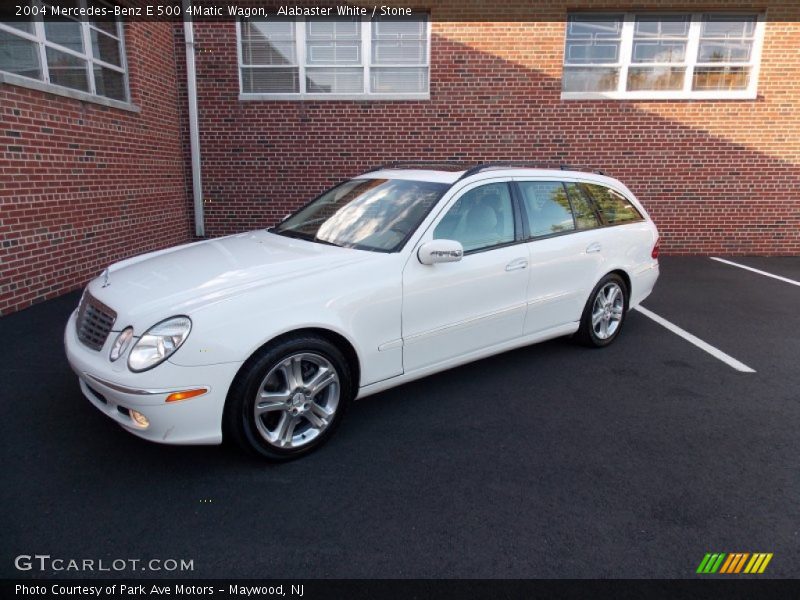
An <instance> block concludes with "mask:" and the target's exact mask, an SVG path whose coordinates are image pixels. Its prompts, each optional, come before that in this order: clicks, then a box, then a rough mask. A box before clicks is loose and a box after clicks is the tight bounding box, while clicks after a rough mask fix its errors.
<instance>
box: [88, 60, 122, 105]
mask: <svg viewBox="0 0 800 600" xmlns="http://www.w3.org/2000/svg"><path fill="white" fill-rule="evenodd" d="M94 87H95V90H96V92H97V95H98V96H105V97H106V98H113V99H115V100H127V99H128V98H127V94H126V93H125V76H124V75H123V74H122V73H120V72H118V71H113V70H111V69H106V68H105V67H100V66H95V68H94Z"/></svg>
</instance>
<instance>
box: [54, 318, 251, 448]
mask: <svg viewBox="0 0 800 600" xmlns="http://www.w3.org/2000/svg"><path fill="white" fill-rule="evenodd" d="M75 318H76V313H73V314H72V316H71V317H70V319H69V321H68V322H67V328H66V330H65V332H64V346H65V348H66V352H67V360H68V361H69V364H70V366H71V367H72V370H73V371H75V373H76V374H77V375H78V380H79V383H80V387H81V391H82V392H83V395H84V396H86V398H87V399H88V400H89V401H90V402H91V403H92V404H93V405H94V406H95V408H97V409H98V410H100V411H101V412H103V413H104V414H105V415H106V416H108V417H110V418H111V419H113V420H114V421H116V422H117V423H118V424H119V425H120V426H122V427H123V428H124V429H126V430H127V431H129V432H131V433H132V434H134V435H137V436H139V437H141V438H144V439H146V440H150V441H152V442H160V443H164V444H219V443H220V442H221V441H222V411H223V409H224V406H225V398H226V396H227V393H228V388H229V387H230V384H231V382H232V381H233V378H234V377H235V376H236V372H237V371H238V370H239V367H240V366H241V363H223V364H216V365H207V366H198V367H182V366H179V365H176V364H173V363H171V362H170V361H169V360H167V361H166V362H164V363H162V364H160V365H158V366H157V367H155V368H154V369H152V370H150V371H145V372H144V373H132V372H130V371H129V370H128V368H127V354H126V355H125V356H122V357H120V358H119V360H117V361H116V362H113V363H112V362H110V361H109V360H108V353H109V350H110V347H111V344H113V343H114V338H115V337H116V333H112V334H111V335H109V336H108V339H107V340H106V342H105V345H104V346H103V348H102V349H101V350H99V351H95V350H91V349H89V348H87V347H86V346H84V345H83V344H82V343H81V342H80V341H79V340H78V336H77V334H76V332H75ZM196 388H207V389H208V392H206V393H205V394H203V395H202V396H197V397H195V398H190V399H188V400H182V401H179V402H169V403H167V402H165V400H166V398H167V396H168V395H169V394H170V393H172V392H177V391H182V390H189V389H196ZM132 410H135V411H137V412H139V413H141V414H143V415H144V416H145V417H147V420H148V421H149V425H148V426H147V427H141V426H140V425H138V424H137V423H136V421H134V420H133V418H132V417H131V416H130V411H132Z"/></svg>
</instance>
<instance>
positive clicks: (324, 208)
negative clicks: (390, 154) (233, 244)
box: [272, 179, 449, 252]
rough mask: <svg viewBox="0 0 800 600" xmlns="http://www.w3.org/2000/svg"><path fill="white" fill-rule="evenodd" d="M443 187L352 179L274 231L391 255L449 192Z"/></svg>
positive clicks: (401, 181) (428, 183) (313, 240)
mask: <svg viewBox="0 0 800 600" xmlns="http://www.w3.org/2000/svg"><path fill="white" fill-rule="evenodd" d="M448 187H449V186H448V185H447V184H445V183H435V182H430V181H407V180H404V179H351V180H350V181H345V182H344V183H342V184H340V185H338V186H336V187H335V188H333V189H331V190H329V191H327V192H325V193H324V194H323V195H322V196H320V197H319V198H317V199H316V200H314V201H313V202H312V203H311V204H309V205H308V206H305V207H304V208H302V209H300V210H299V211H297V212H296V213H294V214H293V215H291V216H290V217H288V218H286V219H285V220H284V221H283V222H282V223H280V224H279V225H278V226H276V227H275V228H274V229H272V232H273V233H277V234H279V235H285V236H287V237H296V238H300V239H303V240H308V241H312V242H319V243H323V244H332V245H334V246H345V247H348V248H359V249H362V250H374V251H379V252H395V251H397V250H399V249H400V248H401V247H402V245H403V244H404V243H405V241H406V240H407V239H408V236H409V235H411V234H412V233H413V232H414V231H415V230H416V229H417V227H419V224H420V223H421V222H422V220H423V219H424V218H425V216H426V215H427V214H428V212H429V211H430V209H431V208H433V206H434V205H435V204H436V203H437V202H438V201H439V199H440V198H441V197H442V194H444V193H445V191H447V189H448Z"/></svg>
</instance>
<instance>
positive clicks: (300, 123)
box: [196, 0, 800, 254]
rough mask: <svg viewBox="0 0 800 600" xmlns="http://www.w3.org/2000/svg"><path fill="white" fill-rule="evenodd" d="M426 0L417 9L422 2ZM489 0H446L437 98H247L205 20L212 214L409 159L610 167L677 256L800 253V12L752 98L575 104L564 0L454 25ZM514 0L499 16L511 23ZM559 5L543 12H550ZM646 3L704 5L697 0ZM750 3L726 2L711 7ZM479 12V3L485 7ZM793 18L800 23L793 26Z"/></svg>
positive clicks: (233, 227)
mask: <svg viewBox="0 0 800 600" xmlns="http://www.w3.org/2000/svg"><path fill="white" fill-rule="evenodd" d="M417 4H419V3H417ZM467 4H469V5H470V6H474V7H475V11H476V15H481V14H482V15H484V18H485V14H486V12H485V11H486V5H485V3H484V2H480V3H478V2H476V3H474V4H471V3H469V2H466V3H465V2H463V1H461V0H460V1H458V2H456V0H453V2H451V3H450V6H451V7H452V10H453V11H455V12H451V9H450V8H448V6H446V5H445V2H438V3H435V4H433V5H432V6H433V16H434V18H435V19H440V21H439V22H435V23H434V24H433V33H432V35H433V41H432V52H431V55H432V57H431V61H432V68H431V100H430V101H420V102H378V101H368V102H340V101H325V102H321V101H307V102H287V101H282V102H275V101H272V102H267V101H247V102H240V101H239V100H238V98H237V94H238V75H237V67H236V60H237V58H236V41H235V30H234V24H233V23H201V24H198V25H197V26H196V36H197V42H198V47H199V52H198V79H199V82H198V86H199V98H200V129H201V143H202V151H203V178H204V190H205V196H206V201H207V202H206V223H207V232H208V234H209V235H220V234H225V233H231V232H236V231H242V230H245V229H248V228H255V227H262V226H266V225H270V224H273V223H275V222H276V220H278V219H279V218H281V217H282V216H284V215H285V214H286V213H287V212H289V211H290V210H292V209H294V208H296V207H298V206H299V205H300V204H302V203H303V202H305V201H306V200H308V199H309V198H311V197H313V196H314V195H316V194H317V193H319V192H320V191H321V190H322V189H323V188H325V187H326V186H328V185H329V184H331V183H334V182H336V181H338V180H340V179H342V178H344V177H347V176H350V175H355V174H357V173H359V172H360V171H361V170H363V169H364V168H366V167H369V166H373V165H376V164H380V163H381V162H385V161H392V160H398V159H406V160H411V159H464V160H469V161H482V160H492V159H530V160H541V161H559V162H566V163H572V164H578V165H589V166H593V167H596V168H601V169H603V170H604V171H606V172H607V173H608V174H610V175H612V176H615V177H618V178H620V179H622V180H623V181H624V182H625V183H627V184H628V185H629V186H630V187H631V189H632V190H633V191H634V193H636V194H637V196H638V197H639V198H640V199H641V200H642V201H643V202H644V204H645V205H646V207H647V208H648V209H649V211H650V212H651V213H652V215H653V217H654V219H655V220H656V222H657V224H658V225H659V227H660V229H661V230H662V232H663V246H662V247H663V250H664V252H665V253H672V254H696V253H702V254H705V253H721V254H797V253H800V194H798V189H800V106H798V104H799V102H798V101H800V54H798V48H800V23H798V22H796V21H800V15H798V5H797V3H796V1H795V0H780V1H771V2H762V3H757V4H756V5H755V8H760V9H763V8H765V7H768V15H769V17H770V19H771V20H770V21H769V22H768V23H767V28H766V39H765V43H764V51H763V59H762V63H761V76H760V83H759V93H758V99H757V100H754V101H731V100H727V101H696V100H695V101H672V102H664V101H659V102H655V101H647V102H631V101H613V100H609V101H580V102H577V101H562V100H561V99H560V92H561V80H560V77H561V65H562V60H563V46H564V19H565V17H566V12H567V7H569V8H570V9H573V8H581V7H593V8H598V9H600V8H605V9H608V8H613V9H620V8H625V7H626V6H631V7H634V8H640V7H641V6H642V3H641V2H630V1H626V0H617V1H615V2H610V3H609V2H592V1H590V0H584V1H579V0H573V1H570V2H547V3H541V4H542V9H541V11H539V10H538V9H537V7H536V3H535V2H526V3H519V2H511V4H512V5H514V6H517V7H518V8H519V7H523V8H519V10H521V11H524V12H525V13H526V16H528V17H537V16H538V17H543V18H546V19H549V20H540V21H538V22H510V23H478V22H476V23H470V22H461V23H458V22H443V21H447V18H448V16H450V17H452V16H454V15H463V14H464V13H465V12H469V10H470V9H469V8H468V7H465V5H467ZM501 4H502V1H501V2H496V3H492V6H493V7H495V6H496V8H495V9H494V11H493V13H492V14H493V15H494V16H493V18H496V19H497V20H498V21H500V20H502V18H503V14H504V13H503V9H502V6H498V5H501ZM545 6H546V8H545ZM647 6H648V7H665V8H673V9H680V8H685V9H688V10H692V11H697V10H702V8H701V7H700V6H698V5H697V4H696V3H683V5H682V6H681V5H678V4H676V3H675V2H666V1H662V2H648V3H647ZM737 7H739V8H747V9H752V8H753V7H754V3H751V2H735V1H734V2H717V3H716V4H713V5H712V4H706V5H704V8H724V9H735V8H737ZM478 11H482V12H478ZM792 21H794V22H792Z"/></svg>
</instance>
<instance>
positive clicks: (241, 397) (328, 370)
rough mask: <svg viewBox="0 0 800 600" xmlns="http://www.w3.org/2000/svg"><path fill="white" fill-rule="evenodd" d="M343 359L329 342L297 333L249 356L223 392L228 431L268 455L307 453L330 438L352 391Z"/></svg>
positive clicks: (287, 456)
mask: <svg viewBox="0 0 800 600" xmlns="http://www.w3.org/2000/svg"><path fill="white" fill-rule="evenodd" d="M353 389H354V388H353V382H352V379H351V373H350V368H349V365H348V364H347V360H346V359H345V357H344V355H343V354H342V352H341V351H340V350H339V349H338V348H337V347H336V346H335V345H334V344H332V343H331V342H329V341H328V340H327V339H325V338H323V337H318V336H312V335H308V336H297V337H291V338H287V339H284V340H282V341H280V342H278V343H277V344H274V345H271V346H267V347H266V348H263V349H262V350H261V351H259V353H257V354H256V355H255V356H254V357H253V358H251V359H250V360H249V361H248V362H247V363H246V365H245V367H244V368H243V370H242V371H241V372H240V373H239V375H238V377H237V379H236V381H235V383H234V384H233V386H232V387H231V390H230V392H229V394H228V403H227V405H226V410H225V424H226V431H227V434H228V435H229V436H230V437H232V438H233V439H234V440H236V442H237V443H238V444H239V445H240V446H242V447H243V448H245V449H246V450H250V451H253V452H255V453H256V454H258V455H260V456H263V457H265V458H267V459H270V460H278V461H280V460H289V459H292V458H297V457H299V456H302V455H304V454H307V453H309V452H311V451H312V450H314V449H315V448H318V447H319V446H321V445H322V444H323V443H325V441H327V440H328V438H330V436H331V435H332V434H333V432H334V430H335V429H336V427H337V426H338V425H339V422H340V421H341V419H342V416H343V415H344V412H345V410H346V409H347V406H348V404H349V402H350V400H351V397H352V395H353Z"/></svg>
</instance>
